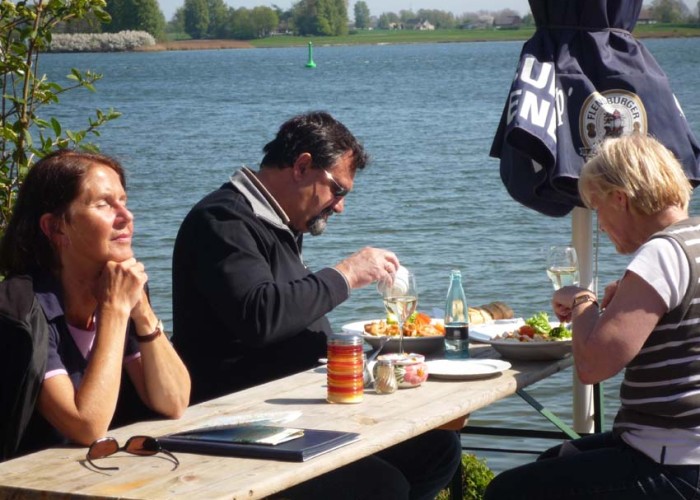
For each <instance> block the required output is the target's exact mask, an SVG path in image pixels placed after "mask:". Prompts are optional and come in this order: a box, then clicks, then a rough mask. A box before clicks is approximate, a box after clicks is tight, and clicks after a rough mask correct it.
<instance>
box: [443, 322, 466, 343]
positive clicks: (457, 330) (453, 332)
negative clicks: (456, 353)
mask: <svg viewBox="0 0 700 500" xmlns="http://www.w3.org/2000/svg"><path fill="white" fill-rule="evenodd" d="M445 338H446V339H448V340H468V339H469V325H449V324H448V325H445Z"/></svg>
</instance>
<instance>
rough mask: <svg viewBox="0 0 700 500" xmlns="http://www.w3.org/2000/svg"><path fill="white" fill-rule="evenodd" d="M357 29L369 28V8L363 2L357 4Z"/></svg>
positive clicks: (361, 0)
mask: <svg viewBox="0 0 700 500" xmlns="http://www.w3.org/2000/svg"><path fill="white" fill-rule="evenodd" d="M355 27H356V28H358V29H361V30H362V29H367V28H369V7H368V6H367V2H365V1H363V0H360V1H359V2H355Z"/></svg>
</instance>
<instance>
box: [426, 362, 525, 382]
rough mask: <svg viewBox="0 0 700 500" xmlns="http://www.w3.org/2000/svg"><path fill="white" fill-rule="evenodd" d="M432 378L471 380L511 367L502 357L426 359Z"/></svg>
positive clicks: (490, 375)
mask: <svg viewBox="0 0 700 500" xmlns="http://www.w3.org/2000/svg"><path fill="white" fill-rule="evenodd" d="M426 364H427V365H428V373H429V376H430V377H431V378H441V379H446V380H470V379H478V378H486V377H492V376H494V375H498V374H500V373H501V372H503V371H505V370H507V369H509V368H510V366H511V365H510V363H509V362H508V361H503V360H502V359H434V360H431V361H426Z"/></svg>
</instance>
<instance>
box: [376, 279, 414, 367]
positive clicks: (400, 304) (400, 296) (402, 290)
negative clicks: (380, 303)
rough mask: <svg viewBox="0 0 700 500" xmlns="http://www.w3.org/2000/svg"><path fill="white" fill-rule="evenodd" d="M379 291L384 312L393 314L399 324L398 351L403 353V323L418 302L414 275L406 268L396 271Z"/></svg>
mask: <svg viewBox="0 0 700 500" xmlns="http://www.w3.org/2000/svg"><path fill="white" fill-rule="evenodd" d="M381 291H382V297H383V299H384V307H385V308H386V312H387V313H388V314H393V315H394V316H395V317H396V321H397V322H398V324H399V353H400V354H404V350H403V325H404V323H405V322H406V320H407V319H408V318H409V317H410V316H411V314H413V313H414V311H415V310H416V305H417V304H418V291H417V289H416V277H415V275H414V274H413V273H412V272H410V271H408V270H406V271H405V272H397V273H396V275H395V276H394V279H393V281H392V282H391V283H386V282H385V283H384V284H383V286H382V287H381Z"/></svg>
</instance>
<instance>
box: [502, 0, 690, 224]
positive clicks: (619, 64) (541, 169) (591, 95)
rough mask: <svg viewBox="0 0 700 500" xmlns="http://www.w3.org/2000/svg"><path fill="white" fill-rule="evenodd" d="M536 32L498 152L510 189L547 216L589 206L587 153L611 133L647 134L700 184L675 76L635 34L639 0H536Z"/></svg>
mask: <svg viewBox="0 0 700 500" xmlns="http://www.w3.org/2000/svg"><path fill="white" fill-rule="evenodd" d="M529 3H530V8H531V9H532V14H533V17H534V19H535V22H536V24H537V31H536V32H535V34H534V35H533V37H532V38H530V40H528V41H527V42H526V43H525V44H524V46H523V49H522V52H521V56H520V62H519V64H518V68H517V72H516V75H515V78H514V80H513V83H512V85H511V88H510V93H509V95H508V98H507V100H506V104H505V107H504V110H503V115H502V116H501V121H500V124H499V126H498V130H497V132H496V137H495V139H494V141H493V145H492V147H491V153H490V154H491V156H494V157H497V158H500V159H501V162H500V170H501V178H502V180H503V183H504V184H505V186H506V188H507V190H508V192H509V193H510V195H511V196H512V197H513V198H514V199H515V200H517V201H519V202H520V203H522V204H523V205H525V206H527V207H530V208H532V209H534V210H537V211H539V212H541V213H543V214H546V215H550V216H555V217H556V216H563V215H566V214H568V213H569V212H570V211H571V210H572V209H573V208H574V207H575V206H582V203H581V201H580V199H579V196H578V191H577V188H576V181H577V179H578V173H579V171H580V169H581V166H582V165H583V163H584V161H585V159H586V156H587V155H589V154H590V153H591V152H592V151H594V150H595V147H596V146H597V145H598V144H600V142H601V141H602V140H604V139H605V138H607V137H617V136H620V135H623V134H629V133H633V132H641V133H650V134H651V135H653V136H655V137H656V138H657V139H659V140H660V141H661V142H662V143H663V144H665V145H666V147H668V148H669V149H670V150H671V151H673V152H674V153H675V154H676V156H677V157H678V158H679V160H680V161H681V163H682V164H683V166H684V168H685V171H686V173H687V175H688V178H689V179H690V180H691V182H692V183H693V185H694V186H695V185H697V184H698V183H700V147H698V143H697V141H696V139H695V138H694V136H693V134H692V132H691V130H690V127H689V126H688V122H687V121H686V119H685V116H684V115H683V111H682V110H681V107H680V105H679V103H678V101H677V100H676V98H675V96H674V95H673V92H672V91H671V87H670V85H669V82H668V79H667V77H666V75H665V73H664V72H663V70H662V69H661V68H660V67H659V65H658V64H657V62H656V61H655V60H654V58H653V57H652V55H651V54H650V53H649V51H648V50H647V49H646V48H645V47H644V46H643V45H642V43H641V42H639V41H638V40H636V39H635V38H634V37H633V36H632V35H631V34H630V32H631V31H632V29H633V28H634V26H635V24H636V22H637V18H638V16H639V12H640V10H641V8H642V0H530V2H529Z"/></svg>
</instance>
